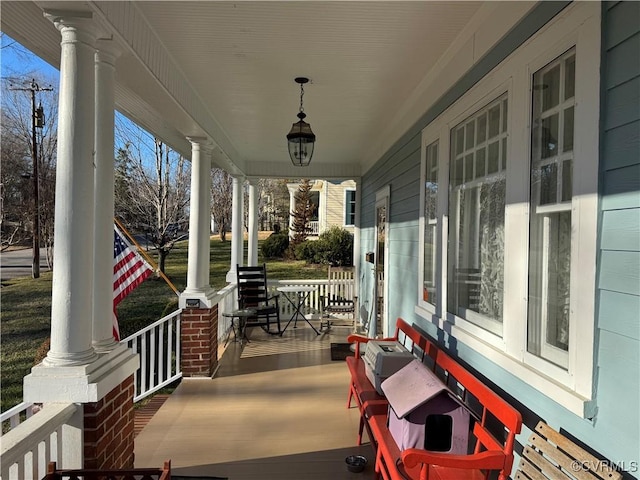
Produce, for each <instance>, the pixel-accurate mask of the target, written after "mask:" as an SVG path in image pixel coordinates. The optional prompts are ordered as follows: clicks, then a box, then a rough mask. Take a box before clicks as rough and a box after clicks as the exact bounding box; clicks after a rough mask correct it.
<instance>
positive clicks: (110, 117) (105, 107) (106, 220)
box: [93, 40, 119, 353]
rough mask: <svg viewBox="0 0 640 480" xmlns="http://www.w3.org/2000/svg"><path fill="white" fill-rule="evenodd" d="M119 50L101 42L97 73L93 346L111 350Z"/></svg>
mask: <svg viewBox="0 0 640 480" xmlns="http://www.w3.org/2000/svg"><path fill="white" fill-rule="evenodd" d="M118 55H119V52H118V51H117V49H116V48H114V46H113V41H111V40H101V41H99V42H98V51H97V52H96V53H95V73H96V93H95V98H96V116H95V118H96V125H95V138H96V169H95V175H94V182H95V207H94V208H95V255H94V263H93V348H95V350H96V351H97V352H99V353H100V352H107V351H109V350H112V349H113V348H114V347H115V346H116V345H117V342H116V340H115V338H114V337H113V321H112V320H113V210H114V158H113V152H114V140H113V137H114V121H115V112H114V108H115V93H114V81H115V62H116V59H117V57H118Z"/></svg>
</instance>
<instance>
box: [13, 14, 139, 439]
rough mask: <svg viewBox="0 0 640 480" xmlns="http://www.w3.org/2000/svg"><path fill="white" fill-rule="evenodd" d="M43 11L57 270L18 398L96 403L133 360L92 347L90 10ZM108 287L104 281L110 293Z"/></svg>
mask: <svg viewBox="0 0 640 480" xmlns="http://www.w3.org/2000/svg"><path fill="white" fill-rule="evenodd" d="M46 15H47V17H48V18H49V19H50V20H51V21H52V22H54V23H55V25H56V27H57V28H58V30H59V31H60V33H61V35H62V41H61V60H60V95H59V108H58V115H59V117H58V151H57V169H56V206H55V226H56V227H55V233H54V243H55V249H54V257H53V258H54V262H55V264H56V267H55V269H54V271H53V286H52V292H51V295H52V301H51V346H50V350H49V352H48V354H47V356H46V358H45V359H44V360H43V362H42V363H41V364H39V365H36V366H34V367H33V368H32V369H31V373H30V374H29V375H27V376H26V377H24V390H23V398H24V400H25V401H27V402H43V403H46V402H56V403H60V402H72V403H88V402H97V401H98V400H100V399H102V398H104V397H105V396H106V395H107V394H108V393H110V392H112V391H113V390H114V389H115V388H116V387H118V386H119V385H121V384H122V383H123V381H125V379H127V378H128V377H130V376H132V375H133V372H135V370H136V369H137V367H138V357H137V355H134V354H133V353H132V352H131V351H130V350H129V349H128V348H126V346H125V345H122V344H119V345H116V346H114V348H113V349H112V350H110V351H109V352H106V353H104V354H101V355H98V354H97V353H96V351H95V349H94V348H93V346H92V339H93V320H92V314H93V284H94V272H93V271H94V253H95V247H94V191H95V189H94V170H95V165H94V148H95V147H94V137H95V131H94V126H95V116H94V113H95V108H94V105H95V102H96V96H95V91H96V90H95V69H96V66H95V65H96V64H95V56H94V55H95V39H96V34H95V30H94V26H93V25H92V23H91V13H88V12H61V11H47V12H46ZM105 91H106V90H105ZM102 93H103V92H102V87H101V95H100V97H101V99H100V101H101V102H102V101H107V100H106V97H107V96H108V95H106V96H105V97H102ZM112 108H113V107H112ZM101 113H104V112H101ZM111 154H112V155H113V151H111ZM100 181H102V179H100ZM110 215H112V214H110ZM109 238H110V245H111V248H109V253H108V255H107V256H108V258H109V259H110V262H109V270H110V271H113V233H110V235H109ZM112 289H113V285H112V284H111V285H110V286H109V295H110V296H111V295H112V293H111V292H112ZM110 298H111V297H110ZM111 308H112V307H110V308H109V311H111ZM63 436H66V434H65V433H64V432H63ZM64 441H68V439H66V440H65V439H63V442H64Z"/></svg>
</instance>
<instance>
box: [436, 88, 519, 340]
mask: <svg viewBox="0 0 640 480" xmlns="http://www.w3.org/2000/svg"><path fill="white" fill-rule="evenodd" d="M507 108H508V102H507V95H506V94H505V95H502V96H501V97H500V98H498V99H496V100H495V101H493V102H491V103H490V104H489V105H487V106H486V107H485V108H483V109H482V110H480V111H478V112H476V113H475V114H473V115H471V116H470V117H468V118H467V119H465V120H464V121H462V122H461V123H460V124H458V125H457V126H455V127H454V128H453V129H452V130H451V154H450V155H451V161H450V164H449V245H448V268H449V272H448V279H449V282H448V291H447V297H448V298H447V306H448V311H449V312H450V313H453V314H454V315H456V316H458V317H461V318H464V319H465V320H467V321H469V322H471V323H474V324H476V325H478V326H480V327H481V328H484V329H485V330H488V331H490V332H492V333H494V334H496V335H501V334H502V311H503V283H504V212H505V189H506V169H507V156H506V151H507V149H506V147H507V133H508V132H507Z"/></svg>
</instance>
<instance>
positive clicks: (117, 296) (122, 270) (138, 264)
mask: <svg viewBox="0 0 640 480" xmlns="http://www.w3.org/2000/svg"><path fill="white" fill-rule="evenodd" d="M113 230H114V231H113V336H114V337H115V339H116V340H118V341H119V340H120V329H119V328H118V317H117V316H116V306H117V305H118V304H119V303H120V302H121V301H122V300H123V299H124V297H126V296H127V295H129V294H130V293H131V292H132V291H133V289H134V288H136V287H137V286H138V285H140V284H141V283H142V282H143V281H144V280H145V279H146V278H148V277H149V276H150V275H151V274H152V273H153V268H151V265H149V264H148V263H147V262H146V261H145V260H144V259H143V258H142V257H141V256H140V254H139V253H138V252H137V251H136V250H135V249H134V248H133V247H132V246H131V244H130V243H129V242H128V241H127V239H126V237H125V236H124V235H123V234H122V232H121V231H120V230H119V229H118V227H117V226H116V225H114V226H113Z"/></svg>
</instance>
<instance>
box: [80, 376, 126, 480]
mask: <svg viewBox="0 0 640 480" xmlns="http://www.w3.org/2000/svg"><path fill="white" fill-rule="evenodd" d="M133 394H134V389H133V375H131V376H130V377H128V378H127V379H126V380H124V381H123V382H122V383H121V384H120V385H118V386H117V387H116V388H114V389H113V390H111V391H110V392H109V393H108V394H107V395H106V396H105V397H104V398H103V399H101V400H99V401H98V402H94V403H86V404H84V468H96V469H119V468H133V439H134V433H133V425H134V411H133Z"/></svg>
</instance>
